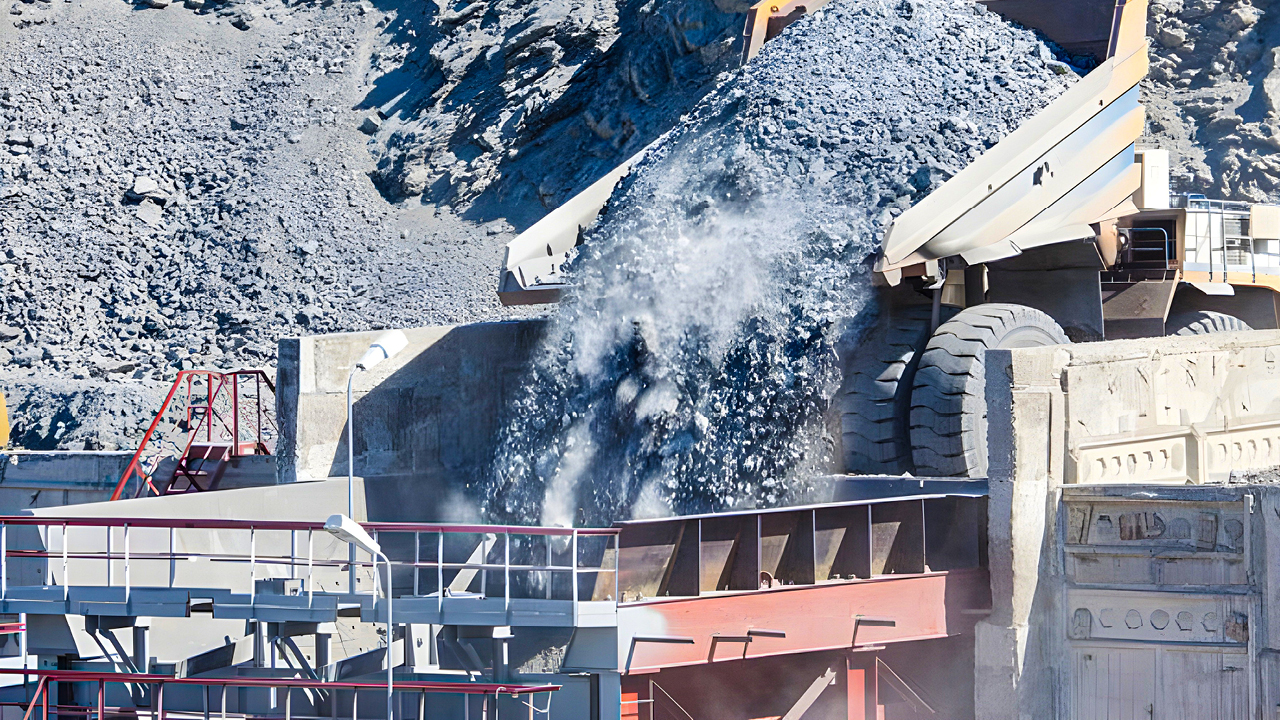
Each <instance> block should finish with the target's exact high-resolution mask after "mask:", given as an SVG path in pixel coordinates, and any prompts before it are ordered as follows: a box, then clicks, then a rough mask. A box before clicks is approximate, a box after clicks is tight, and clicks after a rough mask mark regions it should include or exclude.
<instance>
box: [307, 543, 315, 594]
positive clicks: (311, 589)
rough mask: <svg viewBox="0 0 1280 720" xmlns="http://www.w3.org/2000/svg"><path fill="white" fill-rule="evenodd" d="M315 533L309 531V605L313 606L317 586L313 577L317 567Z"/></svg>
mask: <svg viewBox="0 0 1280 720" xmlns="http://www.w3.org/2000/svg"><path fill="white" fill-rule="evenodd" d="M313 533H314V531H313V530H308V531H307V607H311V597H312V595H313V594H314V587H315V582H314V580H312V577H311V576H312V573H313V572H314V569H315V554H316V544H315V538H314V537H313Z"/></svg>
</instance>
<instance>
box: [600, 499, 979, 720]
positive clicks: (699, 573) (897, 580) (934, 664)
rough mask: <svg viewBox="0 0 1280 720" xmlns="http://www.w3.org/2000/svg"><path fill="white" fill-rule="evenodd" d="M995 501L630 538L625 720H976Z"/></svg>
mask: <svg viewBox="0 0 1280 720" xmlns="http://www.w3.org/2000/svg"><path fill="white" fill-rule="evenodd" d="M985 525H986V517H985V499H984V498H982V497H974V496H917V497H900V498H890V499H887V500H882V501H864V502H850V503H833V504H828V505H818V506H810V507H801V508H781V509H778V510H767V511H751V512H743V513H721V514H716V515H706V516H699V517H686V518H671V519H665V520H657V521H644V522H635V523H622V524H621V527H622V531H623V532H622V535H621V536H620V539H619V540H620V544H619V547H620V564H619V573H620V576H621V579H620V587H621V588H622V597H623V598H624V600H627V601H626V602H624V603H622V604H621V605H619V608H618V627H619V635H620V647H619V653H620V658H619V671H620V672H621V673H622V702H623V704H622V710H621V717H622V719H623V720H721V719H723V720H777V719H779V718H787V720H795V719H796V718H799V717H801V716H803V717H804V719H805V720H815V719H816V718H830V719H832V720H868V719H878V718H888V719H890V720H914V719H915V718H939V717H955V718H965V717H972V714H973V700H972V698H973V629H974V626H975V624H976V623H977V621H978V620H980V619H981V618H982V617H984V616H985V615H986V614H987V613H988V612H989V610H990V606H991V592H990V584H989V577H988V573H987V569H986V567H985V565H986V543H985Z"/></svg>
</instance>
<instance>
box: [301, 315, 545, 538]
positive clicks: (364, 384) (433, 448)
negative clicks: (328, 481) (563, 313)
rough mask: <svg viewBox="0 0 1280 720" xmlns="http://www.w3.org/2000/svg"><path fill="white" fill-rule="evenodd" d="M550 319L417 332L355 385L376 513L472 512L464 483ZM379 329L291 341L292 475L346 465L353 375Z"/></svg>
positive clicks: (341, 469) (361, 455)
mask: <svg viewBox="0 0 1280 720" xmlns="http://www.w3.org/2000/svg"><path fill="white" fill-rule="evenodd" d="M541 331H542V323H541V322H540V321H521V322H502V323H479V324H474V325H465V326H460V327H427V328H416V329H411V330H406V331H404V332H405V335H406V336H407V337H408V339H409V345H408V347H406V348H405V349H404V350H402V351H400V353H398V354H397V355H395V356H394V357H392V358H390V359H388V360H386V361H384V362H382V363H381V364H379V365H377V366H375V367H374V368H373V369H372V370H370V371H368V372H360V373H357V374H356V376H355V380H354V383H353V395H354V398H355V403H354V417H355V473H356V474H357V475H360V476H362V477H364V478H365V483H366V487H367V488H368V492H369V495H368V503H369V517H370V519H373V520H388V521H390V520H403V521H429V520H450V519H462V518H464V517H465V509H459V507H457V498H458V494H457V493H456V490H458V489H459V488H462V487H464V486H465V484H466V483H468V482H471V481H473V480H475V479H476V478H478V477H479V476H480V474H481V473H483V472H484V471H485V468H486V466H487V464H488V462H489V458H490V454H491V453H492V450H493V444H494V440H495V437H496V433H497V431H498V429H499V423H500V422H501V418H502V413H503V410H504V408H506V407H507V405H508V403H509V401H510V400H511V398H512V397H513V394H514V393H515V392H516V391H517V389H518V388H519V386H520V378H521V375H522V372H523V370H524V368H525V366H526V364H527V362H528V358H529V355H530V352H531V351H532V350H533V348H534V347H535V345H536V342H537V340H538V338H539V337H540V336H541ZM379 334H380V333H379V332H367V333H347V334H339V335H320V336H315V337H308V338H287V339H284V340H281V341H280V348H279V358H280V359H279V366H278V367H279V369H278V385H277V389H276V401H277V406H278V412H277V416H278V418H279V421H280V439H279V444H278V447H277V457H278V463H279V473H280V481H281V482H292V481H295V480H308V479H316V478H325V477H331V476H342V475H346V473H347V445H346V383H347V376H348V373H349V372H350V370H351V368H352V366H353V365H354V364H355V362H356V360H358V359H359V358H360V356H361V355H363V354H364V352H365V350H367V349H368V347H369V344H370V343H371V342H372V341H373V339H374V338H376V337H377V336H378V335H379Z"/></svg>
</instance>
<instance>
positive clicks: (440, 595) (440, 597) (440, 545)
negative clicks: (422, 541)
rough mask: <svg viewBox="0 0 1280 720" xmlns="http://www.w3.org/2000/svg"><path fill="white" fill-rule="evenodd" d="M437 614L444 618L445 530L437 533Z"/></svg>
mask: <svg viewBox="0 0 1280 720" xmlns="http://www.w3.org/2000/svg"><path fill="white" fill-rule="evenodd" d="M436 612H437V613H439V614H440V617H441V621H442V622H443V618H444V528H440V529H439V530H437V531H436Z"/></svg>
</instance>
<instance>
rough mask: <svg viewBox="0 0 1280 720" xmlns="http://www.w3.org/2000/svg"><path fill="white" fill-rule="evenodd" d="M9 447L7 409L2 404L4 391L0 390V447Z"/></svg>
mask: <svg viewBox="0 0 1280 720" xmlns="http://www.w3.org/2000/svg"><path fill="white" fill-rule="evenodd" d="M7 447H9V410H8V408H6V407H5V404H4V393H2V392H0V449H3V448H7Z"/></svg>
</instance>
